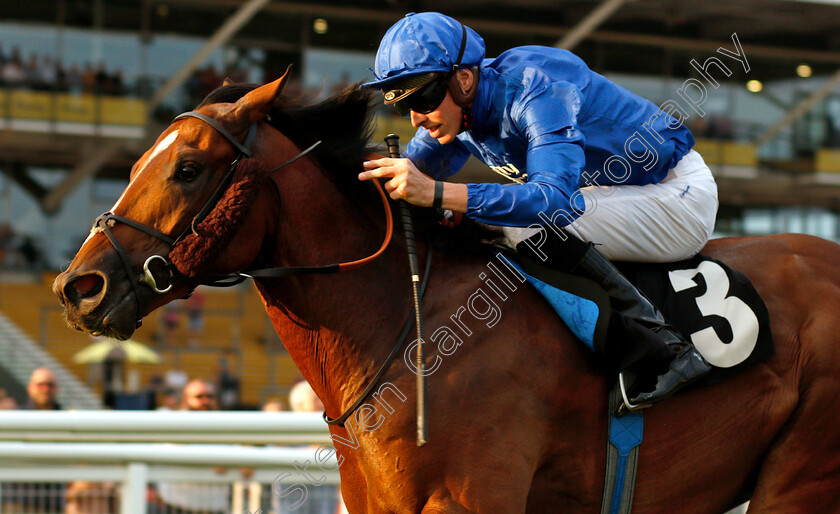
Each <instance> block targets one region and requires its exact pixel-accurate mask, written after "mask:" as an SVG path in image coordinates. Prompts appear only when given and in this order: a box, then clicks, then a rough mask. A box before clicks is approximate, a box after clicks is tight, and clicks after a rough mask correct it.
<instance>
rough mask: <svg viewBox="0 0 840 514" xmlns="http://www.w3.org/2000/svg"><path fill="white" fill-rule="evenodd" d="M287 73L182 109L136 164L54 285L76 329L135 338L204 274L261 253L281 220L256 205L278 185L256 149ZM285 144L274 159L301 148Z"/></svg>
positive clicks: (263, 141)
mask: <svg viewBox="0 0 840 514" xmlns="http://www.w3.org/2000/svg"><path fill="white" fill-rule="evenodd" d="M285 77H286V76H285V75H284V76H283V77H281V78H280V79H278V80H276V81H274V82H272V83H269V84H266V85H264V86H261V87H258V88H255V89H253V88H252V89H251V90H250V91H249V92H247V93H245V94H244V96H240V97H239V98H238V100H236V101H231V102H216V103H208V102H207V101H205V102H203V103H202V105H200V106H199V107H198V108H197V109H196V110H195V111H191V112H189V113H185V114H183V115H181V116H178V117H177V118H176V119H175V121H174V122H173V123H172V124H171V125H170V126H169V127H168V128H167V129H166V130H164V131H163V133H162V134H161V135H160V136H159V137H158V139H157V141H156V142H155V144H154V145H153V146H152V147H151V148H150V149H149V150H147V151H146V152H145V153H144V154H143V155H142V156H141V157H140V159H139V160H138V161H137V162H136V163H135V164H134V166H133V167H132V170H131V175H130V181H129V184H128V186H127V187H126V189H125V191H124V192H123V193H122V196H120V198H119V199H118V200H117V202H116V203H115V204H114V206H113V207H112V208H111V210H110V211H109V212H107V213H105V214H103V215H101V216H100V217H99V218H97V220H96V221H95V222H94V225H93V228H92V229H91V231H90V234H89V235H88V237H87V239H86V240H85V242H84V243H83V244H82V247H81V249H80V250H79V251H78V253H77V254H76V256H75V258H74V259H73V261H72V262H71V263H70V265H69V267H68V268H67V270H66V271H64V272H63V273H61V274H60V275H59V276H58V277H57V278H56V280H55V282H54V284H53V291H54V292H55V294H56V295H57V296H58V298H59V299H60V301H61V303H62V304H63V305H64V307H65V311H66V317H67V321H68V323H69V324H70V325H71V326H72V327H73V328H76V329H78V330H81V331H86V332H90V333H92V334H95V335H96V334H104V335H108V336H111V337H115V338H118V339H126V338H128V337H129V336H131V335H132V333H133V332H134V330H135V329H136V328H137V327H138V326H139V324H140V320H142V318H143V317H144V316H146V315H147V314H148V313H150V312H151V311H153V310H154V309H156V308H157V307H160V306H162V305H164V304H166V303H168V302H170V301H172V300H174V299H177V298H182V297H186V296H189V294H191V292H192V291H193V290H194V288H195V287H196V285H197V284H199V283H202V281H201V277H202V276H205V275H207V274H224V273H230V272H234V271H237V270H242V269H245V268H246V267H247V266H248V265H249V264H250V263H252V262H253V261H254V260H255V259H256V258H257V256H258V254H259V252H260V250H261V247H262V246H263V238H259V237H254V234H259V232H260V231H264V230H267V227H268V225H269V224H270V223H272V221H271V219H270V215H269V214H270V209H262V210H261V212H264V213H265V215H262V216H249V211H250V210H251V207H252V206H253V205H254V204H255V203H256V202H259V201H260V200H259V199H258V198H257V197H258V196H259V197H266V196H267V195H268V194H274V195H276V192H275V191H274V188H273V187H271V188H265V187H263V186H264V185H265V183H266V180H267V174H266V173H265V169H266V167H267V166H270V165H271V164H272V162H271V159H264V160H260V161H257V160H256V159H255V158H253V157H252V155H253V154H255V153H257V152H260V151H261V148H262V147H264V146H266V145H267V144H268V143H267V141H266V139H267V138H268V137H269V135H268V134H267V132H269V131H267V130H264V129H263V125H266V121H265V120H266V116H267V115H268V113H269V112H270V111H271V110H272V108H274V107H275V103H276V102H277V100H278V96H279V95H280V93H281V91H282V88H283V83H284V80H285ZM225 87H230V86H228V85H226V86H225ZM220 89H221V88H220ZM240 93H241V92H240ZM271 132H273V133H275V137H276V133H277V131H271ZM285 143H286V144H285V146H286V148H282V147H281V148H279V149H278V148H277V147H276V146H277V145H276V144H274V148H273V150H274V152H272V153H276V154H277V156H276V157H272V158H276V159H277V160H280V159H282V158H284V157H285V156H286V155H287V154H292V155H293V152H295V151H296V148H295V147H294V145H293V144H292V143H291V141H289V140H285ZM278 150H282V151H278ZM262 153H264V154H268V153H269V152H262ZM274 214H276V212H275V213H274ZM246 221H247V223H248V230H243V231H239V230H238V229H239V228H240V227H241V226H242V224H243V223H246ZM244 233H247V235H248V237H245V234H244Z"/></svg>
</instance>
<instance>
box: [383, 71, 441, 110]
mask: <svg viewBox="0 0 840 514" xmlns="http://www.w3.org/2000/svg"><path fill="white" fill-rule="evenodd" d="M448 84H449V75H444V76H442V77H440V78H437V79H434V80H432V81H431V82H429V83H428V84H426V85H425V86H423V87H421V88H420V89H418V90H417V91H415V92H413V93H411V94H410V95H408V96H407V97H405V98H403V99H402V100H399V101H397V102H394V104H393V105H394V109H396V111H397V113H398V114H399V115H400V116H405V115H407V114H408V111H414V112H416V113H418V114H429V113H430V112H432V111H434V110H435V109H437V108H438V107H439V106H440V104H441V103H442V102H443V99H444V98H446V89H447V87H448Z"/></svg>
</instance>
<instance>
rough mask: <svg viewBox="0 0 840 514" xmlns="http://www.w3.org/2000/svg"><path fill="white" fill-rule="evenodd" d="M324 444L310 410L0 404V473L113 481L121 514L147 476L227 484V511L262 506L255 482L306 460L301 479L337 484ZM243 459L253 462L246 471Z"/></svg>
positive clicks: (288, 478)
mask: <svg viewBox="0 0 840 514" xmlns="http://www.w3.org/2000/svg"><path fill="white" fill-rule="evenodd" d="M94 441H95V442H94ZM184 443H190V444H184ZM329 443H330V438H329V433H328V431H327V428H326V425H325V424H324V422H323V420H322V419H321V416H320V415H319V414H298V413H264V412H180V411H64V412H61V411H49V412H41V411H4V412H3V413H2V415H0V482H17V483H25V482H50V481H53V482H65V481H66V482H70V481H75V480H89V481H92V482H116V483H119V484H120V495H119V497H120V512H121V513H122V514H138V513H145V512H146V507H147V505H146V502H147V499H146V488H147V485H148V484H149V483H150V482H181V483H183V482H189V483H207V484H212V483H215V484H219V483H227V484H231V483H234V488H233V495H232V501H231V505H232V507H231V508H232V512H234V513H236V514H243V513H245V512H255V513H256V512H257V511H258V509H260V508H262V509H263V511H264V512H266V511H267V509H266V506H264V505H263V506H260V496H261V488H262V484H272V485H275V486H276V485H277V484H296V483H300V482H302V481H303V482H305V481H306V478H305V477H302V476H301V475H300V473H299V470H300V467H301V465H302V464H303V463H307V461H308V463H309V464H311V463H312V462H316V463H318V464H319V465H317V466H316V465H310V467H309V470H310V471H311V472H312V473H315V474H317V478H318V481H317V484H309V486H310V487H311V486H312V485H317V486H321V485H326V486H328V487H331V486H334V485H335V484H338V483H339V476H338V469H337V468H338V465H337V462H336V460H335V453H334V452H333V451H332V447H330V446H323V445H326V444H329ZM255 445H271V446H255ZM274 445H296V446H297V447H294V448H289V447H277V446H274ZM300 445H307V446H306V447H301V446H300ZM319 445H320V446H319ZM319 448H320V450H319ZM242 467H245V468H251V469H253V475H252V476H249V477H247V480H246V479H244V478H243V477H241V475H240V471H239V468H242ZM211 468H217V469H216V470H215V471H214V470H213V469H211ZM218 468H227V470H225V471H224V472H222V473H220V472H219V470H218ZM245 482H250V484H248V485H246V484H245ZM246 496H247V498H246Z"/></svg>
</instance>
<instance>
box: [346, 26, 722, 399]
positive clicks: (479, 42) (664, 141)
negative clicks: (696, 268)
mask: <svg viewBox="0 0 840 514" xmlns="http://www.w3.org/2000/svg"><path fill="white" fill-rule="evenodd" d="M374 73H375V77H376V80H374V81H371V82H368V83H366V84H363V85H362V87H367V88H377V89H380V90H382V92H383V93H384V97H385V103H386V104H390V105H393V106H394V107H395V108H396V110H397V111H398V112H399V113H400V114H402V115H405V114H410V116H411V124H412V125H413V126H414V127H417V128H418V130H417V133H416V134H415V136H414V138H413V139H412V140H411V141H410V142H409V144H408V145H407V147H406V148H405V151H404V154H403V158H399V159H393V158H381V159H376V160H371V161H368V162H365V163H364V169H365V171H364V172H362V173H361V174H360V175H359V179H361V180H368V179H371V178H374V177H385V178H387V179H389V180H388V182H387V183H386V184H385V185H386V189H387V191H388V192H389V194H390V196H391V198H393V199H404V200H406V201H408V202H409V203H411V204H414V205H417V206H423V207H428V206H434V207H438V208H443V209H449V210H452V211H455V212H460V213H464V214H465V215H466V216H467V217H469V218H471V219H473V220H476V221H479V222H483V223H486V224H490V225H496V226H500V227H502V228H503V231H504V233H505V238H506V243H507V244H508V245H509V246H511V247H514V248H516V249H517V250H518V251H519V252H520V253H523V254H526V255H528V256H530V257H533V258H536V259H539V260H541V261H543V263H544V264H546V265H548V266H550V267H553V268H556V269H558V270H560V271H565V272H570V273H574V274H577V275H580V276H584V277H587V278H590V279H592V280H594V281H596V282H597V283H599V284H600V285H601V286H602V287H603V288H604V289H605V290H606V291H607V292H608V293H609V296H610V301H611V305H612V310H613V316H612V318H611V322H610V330H609V332H610V333H611V334H613V335H612V336H611V337H609V339H610V340H611V342H608V346H607V348H606V351H605V355H603V356H602V357H603V358H604V359H605V360H606V362H607V363H609V364H610V365H611V366H612V365H614V367H615V368H616V369H617V370H618V371H622V372H624V371H630V372H631V375H634V376H636V377H639V380H637V381H636V382H635V384H636V385H635V387H634V388H633V390H632V391H631V393H632V394H631V399H630V402H629V405H627V407H628V408H632V409H635V408H639V407H644V406H648V405H650V404H651V403H654V402H656V401H658V400H662V399H664V398H666V397H668V396H670V395H671V394H673V393H674V392H676V391H677V390H678V389H680V388H681V387H683V386H685V385H686V384H688V383H690V382H692V381H694V380H696V379H698V378H700V377H702V376H704V375H705V374H706V373H708V372H709V371H710V366H709V365H708V364H707V363H706V361H705V360H704V359H703V357H702V356H701V355H700V354H699V353H698V352H697V350H696V349H695V348H694V346H693V345H692V344H691V343H690V342H689V341H687V340H686V338H685V337H683V336H682V335H681V334H680V333H679V332H678V331H677V330H676V329H674V328H673V327H672V326H670V325H669V324H668V323H666V321H665V320H664V319H663V316H662V314H661V313H660V311H659V310H658V309H657V308H656V307H655V306H654V305H653V304H651V302H650V301H649V300H648V299H647V298H646V297H645V296H644V295H643V294H642V293H641V292H640V291H638V290H637V289H636V287H635V286H634V285H633V284H632V283H630V282H629V281H628V280H627V279H626V278H625V277H624V276H623V275H622V274H621V273H620V272H619V271H618V270H617V269H616V268H615V267H614V266H613V265H612V263H611V262H610V260H609V259H612V260H620V261H632V262H670V261H676V260H680V259H686V258H689V257H691V256H693V255H695V254H697V253H698V252H699V251H700V249H701V248H702V247H703V245H704V244H705V243H706V241H707V240H708V239H709V237H710V235H711V233H712V229H713V227H714V222H715V215H716V212H717V206H718V200H717V186H716V184H715V181H714V178H713V177H712V173H711V171H710V170H709V168H708V166H706V164H705V163H704V162H703V158H702V157H701V156H700V155H699V154H698V153H697V152H695V151H694V150H692V147H693V146H694V138H693V137H692V136H691V133H690V132H689V131H688V129H687V128H685V127H684V126H683V125H682V124H681V123H680V121H677V120H676V119H674V118H673V117H670V116H669V115H668V114H667V113H665V112H663V111H661V110H659V109H658V108H657V107H656V106H655V105H654V104H653V103H651V102H649V101H647V100H644V99H642V98H640V97H638V96H636V95H634V94H632V93H630V92H629V91H627V90H625V89H623V88H621V87H620V86H618V85H616V84H614V83H613V82H610V81H609V80H607V79H606V78H604V77H602V76H601V75H599V74H597V73H595V72H593V71H591V70H590V69H589V68H588V67H587V66H586V64H585V63H584V62H583V61H582V60H581V59H580V58H578V57H577V56H575V55H574V54H572V53H571V52H569V51H566V50H560V49H557V48H549V47H542V46H524V47H518V48H512V49H510V50H507V51H506V52H504V53H502V54H501V55H499V56H498V57H496V58H495V59H485V49H484V40H483V39H482V38H481V36H479V35H478V34H477V33H476V32H475V31H473V30H472V29H470V28H468V27H465V26H464V25H463V24H461V23H459V22H458V21H456V20H454V19H452V18H450V17H448V16H445V15H443V14H439V13H432V12H429V13H420V14H415V13H411V14H408V15H406V16H405V17H404V18H402V19H401V20H400V21H398V22H397V23H396V24H394V25H393V26H392V27H391V28H390V29H389V30H388V31H387V33H386V34H385V36H384V37H383V39H382V42H381V44H380V46H379V51H378V52H377V54H376V63H375V70H374ZM471 154H472V155H474V156H476V157H477V158H478V159H480V160H482V161H483V162H484V163H486V164H487V165H488V166H489V167H490V169H492V170H493V171H495V172H497V173H499V174H501V175H503V176H505V177H506V178H507V179H509V180H510V181H511V182H513V184H509V185H502V184H497V183H480V184H456V183H450V182H442V181H441V180H442V179H444V178H446V177H448V176H450V175H452V174H454V173H456V172H457V171H459V169H460V168H461V167H462V166H463V165H464V163H465V162H466V160H467V158H468V157H469V156H470V155H471ZM616 331H618V336H616V333H617V332H616ZM645 375H647V376H645Z"/></svg>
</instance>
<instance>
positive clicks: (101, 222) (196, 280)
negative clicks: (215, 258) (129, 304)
mask: <svg viewBox="0 0 840 514" xmlns="http://www.w3.org/2000/svg"><path fill="white" fill-rule="evenodd" d="M185 118H197V119H199V120H201V121H203V122H205V123H207V124H208V125H210V126H211V127H213V128H214V129H215V130H216V131H218V132H219V133H220V134H221V135H222V136H224V137H225V138H226V139H227V140H228V141H229V142H230V143H231V144H232V145H233V146H234V147H235V148H236V149H237V150H238V152H237V155H236V157H235V158H234V159H233V161H231V163H230V165H229V166H228V170H227V172H226V173H225V175H224V176H223V177H222V180H221V182H219V185H218V186H216V189H215V190H214V191H213V194H211V195H210V197H209V198H208V199H207V202H205V204H204V206H203V207H202V208H201V209H200V210H199V211H198V213H197V214H196V215H195V216H194V217H193V219H192V221H191V222H190V224H189V225H188V226H187V227H186V228H185V229H184V230H183V231H182V232H181V233H180V234H179V235H178V236H177V237H172V236H170V235H167V234H164V233H163V232H160V231H159V230H156V229H154V228H152V227H150V226H148V225H144V224H142V223H139V222H137V221H134V220H131V219H129V218H126V217H124V216H119V215H117V214H114V213H113V212H106V213H103V214H101V215H99V216H98V217H97V218H96V220H95V221H94V222H93V227H92V228H91V234H96V233H98V232H102V233H104V234H105V237H107V238H108V241H110V242H111V245H112V246H113V247H114V250H116V252H117V255H118V256H119V258H120V262H122V265H123V268H124V269H125V272H126V276H127V277H128V281H129V283H130V284H131V288H132V292H133V293H134V301H135V304H136V307H137V317H138V319H137V326H138V327H139V326H140V325H141V324H142V319H140V294H139V293H140V290H139V288H138V286H139V285H140V284H144V285H146V286H147V287H149V289H151V290H152V291H154V292H155V293H157V294H164V293H167V292H169V290H171V289H172V286H173V285H174V283H175V281H176V274H177V276H178V277H179V278H180V279H181V280H183V281H184V282H188V283H189V284H190V285H193V286H196V285H200V284H203V285H209V286H217V287H228V286H233V285H236V284H239V283H241V282H243V281H244V280H246V279H249V278H251V279H253V278H279V277H288V276H294V275H304V274H310V273H334V272H338V271H343V270H348V269H353V268H357V267H360V266H363V265H365V264H367V263H369V262H371V261H373V260H374V259H376V258H377V257H379V256H380V255H381V254H382V253H383V252H384V251H385V249H386V248H387V247H388V244H389V243H390V241H391V235H392V233H393V220H392V216H391V207H390V204H389V203H388V199H387V197H386V196H385V191H384V190H383V189H382V186H381V184H380V183H379V181H378V180H373V181H372V182H373V183H374V185H375V186H376V188H377V189H378V191H379V194H380V196H381V198H382V202H383V205H384V207H385V219H386V234H385V239H384V241H383V243H382V246H381V247H380V248H379V250H377V251H376V252H375V253H373V254H372V255H369V256H367V257H364V258H362V259H359V260H356V261H351V262H343V263H337V264H327V265H322V266H290V267H278V268H266V269H260V270H256V271H252V272H249V273H244V272H234V273H231V274H228V275H212V276H203V277H193V278H189V279H188V278H187V277H184V276H183V275H181V274H180V273H178V272H177V270H176V268H175V266H174V265H173V264H172V262H171V261H170V260H169V259H168V256H169V254H167V256H166V257H164V256H162V255H157V254H156V255H151V256H149V257H148V258H147V259H146V261H145V262H144V263H143V278H142V281H138V280H135V279H134V277H136V273H135V272H134V271H133V270H132V266H131V262H130V261H129V258H128V255H127V254H126V252H125V249H124V248H123V246H122V244H120V242H119V241H118V240H117V238H116V237H115V236H114V233H113V232H112V231H111V227H113V226H115V225H116V224H117V223H122V224H124V225H128V226H129V227H131V228H133V229H135V230H138V231H140V232H142V233H144V234H146V235H148V236H151V237H153V238H155V239H158V240H160V241H163V242H164V243H166V244H167V245H169V252H170V253H171V251H172V250H173V249H174V248H175V246H176V245H177V244H178V243H179V242H181V241H182V240H183V239H184V238H185V237H187V236H188V235H190V234H195V235H198V233H197V232H196V226H197V225H198V224H199V223H201V221H202V220H204V218H206V217H207V215H208V214H210V212H211V211H212V210H213V208H214V207H215V206H216V204H217V203H218V201H219V199H220V198H221V196H222V195H223V194H224V192H225V191H226V190H227V188H228V186H229V185H230V183H231V180H232V179H233V175H234V172H235V171H236V167H237V165H238V164H239V162H240V161H241V160H242V158H243V157H252V147H253V144H254V141H255V140H256V136H257V126H258V122H254V123H252V124H251V126H250V127H249V129H248V135H247V136H246V138H245V142H244V143H240V142H239V141H238V140H237V139H236V138H235V137H233V135H232V134H231V133H230V132H228V131H227V130H226V129H225V128H224V127H223V126H221V125H220V124H219V123H218V122H217V121H216V120H214V119H213V118H211V117H209V116H207V115H205V114H202V113H200V112H197V111H189V112H185V113H182V114H179V115H178V116H176V117H175V119H174V120H173V122H174V121H179V120H183V119H185ZM320 143H321V142H320V141H318V142H316V143H315V144H313V145H312V146H310V147H309V148H307V149H306V150H303V151H302V152H300V153H298V154H297V155H296V156H294V157H293V158H291V159H289V160H288V161H286V162H284V163H283V164H281V165H279V166H276V167H274V168H272V169H270V170H267V172H266V173H271V172H273V171H277V170H279V169H281V168H284V167H286V166H288V165H290V164H292V163H293V162H295V161H297V160H298V159H300V158H301V157H303V156H305V155H306V154H308V153H309V152H311V151H312V150H314V149H315V147H317V146H318V144H320ZM157 263H159V264H160V269H162V270H163V271H165V272H166V273H167V274H168V276H166V277H155V273H154V271H153V269H152V268H153V266H155V265H156V264H157ZM163 278H165V279H166V280H168V284H166V283H164V284H159V281H161V280H162V279H163Z"/></svg>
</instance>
